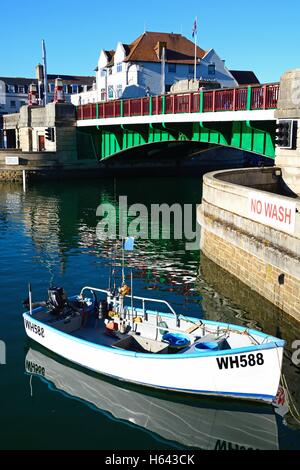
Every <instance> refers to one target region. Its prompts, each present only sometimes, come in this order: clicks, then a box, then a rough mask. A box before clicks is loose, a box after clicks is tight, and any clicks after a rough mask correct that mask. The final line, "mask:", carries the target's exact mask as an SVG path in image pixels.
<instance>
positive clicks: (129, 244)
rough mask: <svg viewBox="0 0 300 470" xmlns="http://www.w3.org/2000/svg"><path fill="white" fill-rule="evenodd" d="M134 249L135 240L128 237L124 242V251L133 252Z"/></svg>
mask: <svg viewBox="0 0 300 470" xmlns="http://www.w3.org/2000/svg"><path fill="white" fill-rule="evenodd" d="M133 248H134V238H133V237H128V238H126V239H125V240H124V242H123V250H125V251H133Z"/></svg>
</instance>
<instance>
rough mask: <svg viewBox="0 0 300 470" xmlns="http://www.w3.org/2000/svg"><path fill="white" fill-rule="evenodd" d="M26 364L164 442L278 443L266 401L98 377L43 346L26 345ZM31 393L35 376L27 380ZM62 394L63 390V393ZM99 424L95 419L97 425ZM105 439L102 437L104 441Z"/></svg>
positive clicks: (210, 445) (236, 446)
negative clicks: (173, 392) (186, 394)
mask: <svg viewBox="0 0 300 470" xmlns="http://www.w3.org/2000/svg"><path fill="white" fill-rule="evenodd" d="M25 370H26V372H27V373H28V374H30V375H38V376H40V377H41V378H42V379H43V381H45V380H46V382H47V383H48V384H49V383H50V384H52V385H54V386H55V387H56V389H57V390H59V391H60V392H63V393H64V395H65V394H66V393H67V396H68V397H69V398H76V399H80V400H83V401H84V402H86V404H88V405H90V404H92V405H93V406H94V407H96V409H97V411H100V412H102V413H105V414H106V416H107V413H108V414H109V417H111V418H114V419H117V420H118V421H119V423H118V424H119V425H120V426H121V425H124V423H127V424H130V425H131V426H135V427H136V429H137V430H139V431H141V430H146V431H148V432H150V433H151V435H152V436H154V437H156V438H158V439H159V440H161V439H163V440H164V441H165V442H169V443H174V444H176V445H177V446H178V445H180V446H181V447H183V448H187V447H191V448H198V449H207V450H229V449H232V450H242V449H268V450H275V449H278V447H279V444H278V429H277V421H276V416H275V414H274V412H273V410H272V407H271V406H269V405H261V406H257V405H254V404H244V403H241V402H238V403H233V402H231V403H230V405H229V404H228V403H227V402H225V401H220V400H219V401H217V400H212V399H206V398H195V397H193V399H192V403H193V404H191V398H189V399H188V398H180V399H179V398H178V397H177V398H175V397H174V396H173V399H170V395H167V394H163V395H162V394H158V393H157V392H150V391H147V392H146V390H143V389H138V388H137V387H131V388H130V387H124V386H123V385H121V384H120V383H116V382H112V381H107V380H103V379H101V380H100V378H98V377H96V376H95V375H92V374H89V373H85V372H82V371H81V369H80V370H79V369H75V368H73V367H71V366H66V365H64V364H62V363H61V362H59V361H58V360H56V357H55V358H52V356H51V357H50V356H48V355H46V354H44V353H43V352H40V351H37V350H34V349H30V350H29V351H28V353H27V356H26V360H25ZM31 386H32V390H33V392H32V393H33V396H34V395H35V388H34V382H31ZM65 396H66V395H65ZM100 425H101V424H99V426H100ZM104 445H105V443H104Z"/></svg>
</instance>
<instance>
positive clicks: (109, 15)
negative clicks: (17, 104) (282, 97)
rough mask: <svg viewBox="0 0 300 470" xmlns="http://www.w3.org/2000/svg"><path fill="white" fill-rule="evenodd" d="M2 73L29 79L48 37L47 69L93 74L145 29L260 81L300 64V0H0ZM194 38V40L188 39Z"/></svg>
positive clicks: (49, 70)
mask: <svg viewBox="0 0 300 470" xmlns="http://www.w3.org/2000/svg"><path fill="white" fill-rule="evenodd" d="M0 16H1V28H0V76H26V77H27V76H28V77H32V76H34V73H35V72H34V68H35V65H36V64H37V63H38V62H40V61H41V40H42V39H43V38H44V39H45V40H46V46H47V56H48V72H49V73H55V74H77V75H93V74H94V68H95V66H96V64H97V60H98V56H99V52H100V50H101V49H102V48H105V49H111V48H115V46H116V44H117V42H118V41H122V42H125V43H130V42H132V41H133V40H134V39H135V38H136V37H138V36H139V35H140V34H141V33H142V32H143V31H144V28H145V27H146V30H148V31H165V32H174V33H181V32H182V34H184V35H185V36H187V37H189V38H191V32H192V26H193V21H194V18H195V16H198V43H199V45H200V46H201V47H202V48H204V49H209V48H211V47H213V48H214V49H215V50H216V51H217V53H218V54H219V55H220V56H221V58H222V59H225V60H226V65H227V66H228V67H229V68H231V69H244V70H245V69H252V70H254V71H255V72H256V73H257V75H258V78H259V79H260V80H261V81H262V82H271V81H278V80H279V78H280V75H281V74H282V73H283V72H284V71H285V70H287V69H290V68H296V67H300V53H299V46H300V27H299V24H300V2H299V0H286V1H285V2H284V1H283V0H251V1H248V2H242V1H240V0H227V1H226V2H225V1H224V0H213V1H209V2H207V1H206V2H204V1H199V0H189V1H188V2H185V1H183V0H172V1H171V0H151V1H147V2H146V1H143V0H141V1H135V0H134V1H133V0H127V1H120V0H114V1H111V2H109V1H103V0H89V1H86V2H84V1H82V0H80V1H79V0H72V1H66V0H51V1H44V2H42V1H37V0H26V1H23V0H22V1H21V0H14V2H8V1H6V2H5V3H4V0H0ZM191 39H192V38H191Z"/></svg>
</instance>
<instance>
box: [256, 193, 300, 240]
mask: <svg viewBox="0 0 300 470" xmlns="http://www.w3.org/2000/svg"><path fill="white" fill-rule="evenodd" d="M248 212H249V218H251V219H253V220H256V221H257V222H261V223H263V224H265V225H270V226H271V227H274V228H277V229H278V230H281V231H283V232H288V233H292V234H293V233H294V232H295V221H296V203H295V202H291V201H288V200H283V199H277V198H275V197H269V196H265V195H264V194H262V193H255V192H253V193H250V194H249V209H248Z"/></svg>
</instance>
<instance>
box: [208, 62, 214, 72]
mask: <svg viewBox="0 0 300 470" xmlns="http://www.w3.org/2000/svg"><path fill="white" fill-rule="evenodd" d="M208 75H216V64H215V63H211V64H209V65H208Z"/></svg>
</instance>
